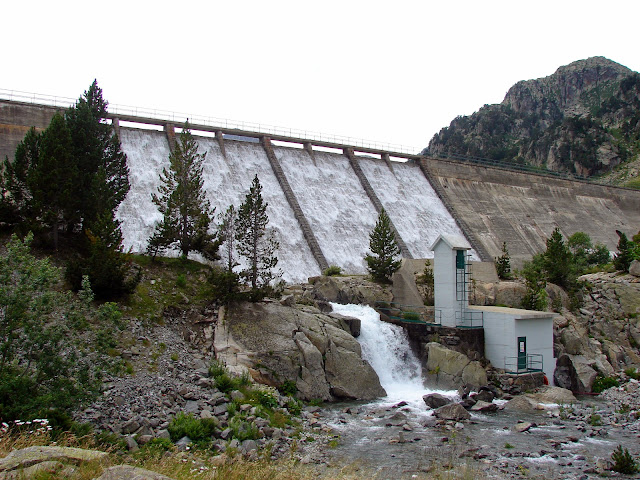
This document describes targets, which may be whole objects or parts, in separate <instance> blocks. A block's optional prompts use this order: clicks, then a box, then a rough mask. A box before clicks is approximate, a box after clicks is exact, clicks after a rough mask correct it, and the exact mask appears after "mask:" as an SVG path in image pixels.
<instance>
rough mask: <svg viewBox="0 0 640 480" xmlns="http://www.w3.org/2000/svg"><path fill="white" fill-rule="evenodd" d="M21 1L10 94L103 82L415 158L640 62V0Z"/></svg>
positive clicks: (12, 22)
mask: <svg viewBox="0 0 640 480" xmlns="http://www.w3.org/2000/svg"><path fill="white" fill-rule="evenodd" d="M5 3H6V4H4V5H3V7H2V16H3V18H4V21H3V26H2V33H3V37H4V38H5V43H6V47H7V48H5V49H3V54H2V57H3V60H2V75H0V79H1V80H0V96H3V97H5V98H6V95H7V92H8V91H20V92H30V93H38V94H44V95H52V96H57V97H68V98H71V99H75V98H78V97H79V96H80V95H81V94H82V93H83V92H84V91H85V90H86V89H87V88H88V87H89V85H90V84H91V82H92V81H93V80H94V78H95V79H97V80H98V84H99V86H100V87H101V88H102V90H103V96H104V98H105V99H106V100H107V101H109V103H110V104H111V105H112V106H135V107H140V108H141V109H149V110H151V109H156V110H162V111H165V110H166V111H172V112H177V113H180V114H184V115H181V116H180V115H178V116H176V118H179V119H182V118H183V117H184V119H186V117H187V116H189V117H190V118H195V117H196V116H199V117H215V118H223V119H230V120H235V121H244V122H250V123H252V124H260V125H270V126H278V127H284V128H290V129H293V130H297V131H309V132H321V133H322V134H325V135H331V134H334V135H338V136H341V137H349V138H352V139H364V140H367V141H372V142H377V143H379V144H382V145H384V146H388V147H393V148H390V149H391V150H401V148H399V146H404V148H402V150H405V151H407V150H408V151H413V152H415V153H417V152H418V151H419V150H421V149H422V148H423V147H425V146H427V145H428V143H429V140H430V139H431V137H433V135H434V134H435V133H437V132H438V131H439V130H440V129H441V128H443V127H445V126H447V125H449V123H450V122H451V120H453V119H454V118H455V117H456V116H458V115H470V114H472V113H473V112H475V111H477V110H478V109H479V108H480V107H482V106H483V105H484V104H492V103H499V102H501V101H502V100H503V98H504V96H505V94H506V92H507V90H508V89H509V88H510V87H511V86H512V85H513V84H515V83H516V82H518V81H520V80H528V79H532V78H540V77H545V76H548V75H551V74H552V73H553V72H554V71H555V70H556V69H557V68H558V67H560V66H562V65H567V64H569V63H571V62H573V61H575V60H580V59H584V58H588V57H592V56H605V57H607V58H609V59H611V60H614V61H616V62H618V63H620V64H622V65H625V66H627V67H629V68H630V69H632V70H635V71H640V51H639V50H638V28H637V21H638V18H639V17H640V2H638V1H637V0H625V1H619V0H609V1H607V2H601V1H599V2H595V1H591V0H582V1H573V0H553V1H547V0H536V1H535V2H532V1H529V0H526V1H525V0H521V1H517V2H516V1H513V0H510V1H491V0H484V1H478V0H474V1H467V0H457V1H455V2H454V1H445V0H439V1H437V2H434V1H430V0H429V1H427V0H424V1H403V0H395V1H393V2H391V1H386V2H379V1H376V0H367V1H356V0H341V1H333V0H323V1H322V2H310V1H306V2H305V1H300V0H297V1H285V0H271V1H264V0H261V1H241V0H235V1H229V0H227V1H224V2H221V1H217V0H208V1H189V0H182V1H181V2H166V1H157V0H156V1H146V0H144V1H143V0H128V1H121V0H110V1H109V2H93V1H86V0H83V1H65V0H60V1H57V2H51V1H50V0H47V1H39V0H35V1H28V2H19V1H12V2H5ZM7 42H8V43H7ZM181 121H182V120H181ZM350 143H359V144H363V142H361V141H358V142H356V141H354V142H350Z"/></svg>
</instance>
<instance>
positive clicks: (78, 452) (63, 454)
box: [0, 446, 108, 474]
mask: <svg viewBox="0 0 640 480" xmlns="http://www.w3.org/2000/svg"><path fill="white" fill-rule="evenodd" d="M107 457H108V454H106V453H105V452H98V451H95V450H84V449H82V448H70V447H50V446H36V447H28V448H23V449H21V450H14V451H13V452H11V453H9V455H7V456H6V457H4V458H2V459H0V474H4V473H5V472H11V471H13V470H17V469H26V468H29V467H32V466H35V465H38V464H42V463H45V462H46V463H47V464H48V465H51V466H53V465H54V464H55V465H58V463H73V464H76V465H77V464H80V463H86V462H102V461H105V460H106V459H107Z"/></svg>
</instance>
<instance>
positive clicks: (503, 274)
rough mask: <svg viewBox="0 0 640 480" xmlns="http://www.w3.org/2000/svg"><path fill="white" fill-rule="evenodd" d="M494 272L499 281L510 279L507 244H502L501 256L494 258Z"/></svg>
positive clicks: (509, 260)
mask: <svg viewBox="0 0 640 480" xmlns="http://www.w3.org/2000/svg"><path fill="white" fill-rule="evenodd" d="M496 272H497V273H498V278H500V279H501V280H509V279H510V278H511V257H510V256H509V250H507V242H502V255H500V256H499V257H498V258H496Z"/></svg>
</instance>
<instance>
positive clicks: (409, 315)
mask: <svg viewBox="0 0 640 480" xmlns="http://www.w3.org/2000/svg"><path fill="white" fill-rule="evenodd" d="M402 318H404V319H405V320H420V314H419V313H418V312H402Z"/></svg>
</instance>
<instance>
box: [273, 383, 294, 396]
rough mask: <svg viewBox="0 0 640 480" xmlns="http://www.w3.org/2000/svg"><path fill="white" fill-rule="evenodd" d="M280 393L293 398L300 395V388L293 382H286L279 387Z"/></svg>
mask: <svg viewBox="0 0 640 480" xmlns="http://www.w3.org/2000/svg"><path fill="white" fill-rule="evenodd" d="M278 391H279V392H280V393H281V394H283V395H288V396H290V397H293V396H295V394H296V393H298V387H297V385H296V382H294V381H293V380H285V381H284V382H283V383H282V385H280V386H278Z"/></svg>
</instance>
